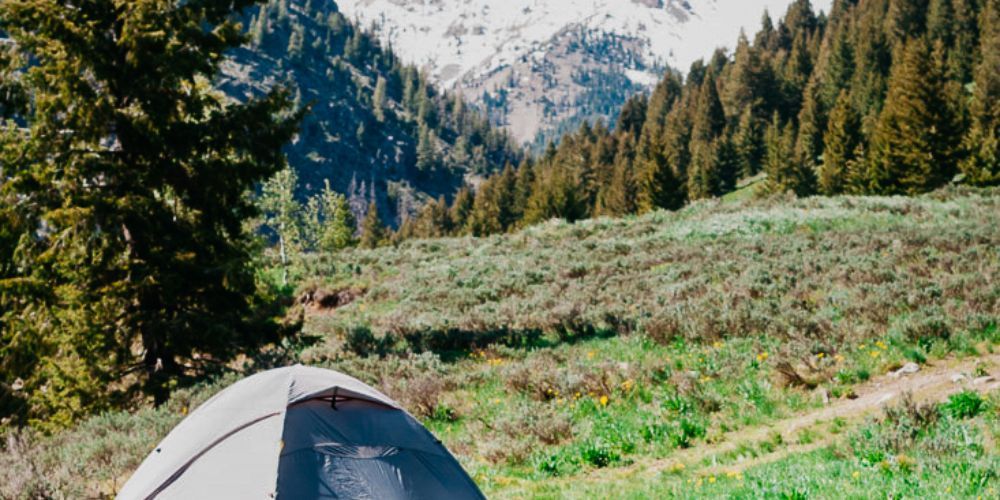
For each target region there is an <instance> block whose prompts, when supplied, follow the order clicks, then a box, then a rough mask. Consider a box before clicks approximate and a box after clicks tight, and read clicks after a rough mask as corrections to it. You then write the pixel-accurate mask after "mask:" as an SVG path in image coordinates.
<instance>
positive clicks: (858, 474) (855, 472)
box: [851, 471, 861, 479]
mask: <svg viewBox="0 0 1000 500" xmlns="http://www.w3.org/2000/svg"><path fill="white" fill-rule="evenodd" d="M851 477H853V478H854V479H857V478H859V477H861V473H860V472H858V471H854V473H853V474H851Z"/></svg>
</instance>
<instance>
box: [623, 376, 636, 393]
mask: <svg viewBox="0 0 1000 500" xmlns="http://www.w3.org/2000/svg"><path fill="white" fill-rule="evenodd" d="M634 385H635V381H634V380H632V379H628V380H626V381H624V382H622V389H625V390H626V391H628V390H631V389H632V386H634Z"/></svg>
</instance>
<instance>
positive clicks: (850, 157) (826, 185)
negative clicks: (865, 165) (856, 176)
mask: <svg viewBox="0 0 1000 500" xmlns="http://www.w3.org/2000/svg"><path fill="white" fill-rule="evenodd" d="M860 128H861V120H860V119H859V117H858V115H857V113H856V112H855V111H854V106H853V105H852V102H851V97H850V95H849V94H848V93H847V91H841V93H840V97H838V98H837V103H836V105H835V106H834V107H833V111H831V112H830V120H829V122H828V123H827V129H826V135H825V136H824V140H825V146H824V150H823V162H822V165H821V166H820V169H819V175H818V177H819V179H818V184H819V191H820V192H821V193H823V194H825V195H834V194H839V193H843V192H844V191H846V190H847V186H848V165H850V164H851V162H852V161H854V160H855V156H854V154H855V151H856V149H857V148H858V145H860V144H861V140H862V136H861V134H860Z"/></svg>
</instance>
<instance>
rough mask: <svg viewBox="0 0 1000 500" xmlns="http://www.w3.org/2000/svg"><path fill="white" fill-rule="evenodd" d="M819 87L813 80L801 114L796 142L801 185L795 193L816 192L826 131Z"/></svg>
mask: <svg viewBox="0 0 1000 500" xmlns="http://www.w3.org/2000/svg"><path fill="white" fill-rule="evenodd" d="M818 93H819V85H818V83H817V81H816V80H815V79H813V80H812V81H811V82H810V84H809V86H808V87H807V88H806V93H805V97H804V99H803V103H802V111H800V112H799V120H798V121H799V130H798V136H797V138H796V140H795V162H796V163H797V164H798V165H799V170H800V175H801V181H800V182H801V183H802V184H801V185H799V186H797V187H796V189H795V192H796V193H798V194H800V195H802V194H812V193H813V192H815V184H814V182H813V181H814V180H815V175H814V173H815V172H816V170H817V167H818V165H819V160H820V157H821V156H822V155H823V130H825V129H826V117H825V114H824V112H823V109H822V108H821V105H820V103H819V100H818V98H817V94H818Z"/></svg>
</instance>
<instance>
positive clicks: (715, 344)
mask: <svg viewBox="0 0 1000 500" xmlns="http://www.w3.org/2000/svg"><path fill="white" fill-rule="evenodd" d="M712 347H714V348H716V349H722V342H719V341H718V340H716V341H715V342H713V343H712Z"/></svg>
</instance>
